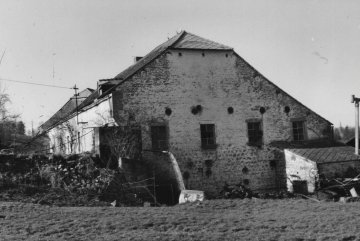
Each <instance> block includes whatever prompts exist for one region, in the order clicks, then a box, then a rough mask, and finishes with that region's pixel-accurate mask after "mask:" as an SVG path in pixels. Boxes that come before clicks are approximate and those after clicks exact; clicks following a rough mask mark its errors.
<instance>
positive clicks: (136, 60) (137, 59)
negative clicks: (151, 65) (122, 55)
mask: <svg viewBox="0 0 360 241" xmlns="http://www.w3.org/2000/svg"><path fill="white" fill-rule="evenodd" d="M142 58H143V57H141V56H135V57H134V64H135V63H136V62H138V61H139V60H140V59H142Z"/></svg>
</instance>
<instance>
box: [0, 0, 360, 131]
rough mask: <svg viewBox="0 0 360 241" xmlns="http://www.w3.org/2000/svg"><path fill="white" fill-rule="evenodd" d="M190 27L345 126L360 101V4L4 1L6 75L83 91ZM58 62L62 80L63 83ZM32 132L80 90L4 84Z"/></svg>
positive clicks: (0, 24)
mask: <svg viewBox="0 0 360 241" xmlns="http://www.w3.org/2000/svg"><path fill="white" fill-rule="evenodd" d="M180 29H184V30H187V31H189V32H191V33H194V34H196V35H199V36H201V37H204V38H208V39H211V40H214V41H217V42H220V43H222V44H225V45H228V46H231V47H233V48H234V49H235V51H236V52H237V53H238V54H239V55H240V56H242V57H243V58H244V59H245V60H247V61H248V62H249V63H250V64H251V65H253V66H254V67H255V68H256V69H257V70H258V71H259V72H260V73H262V74H263V75H264V76H266V77H267V78H268V79H270V80H271V81H272V82H274V83H275V84H277V85H278V86H279V87H280V88H282V89H283V90H285V91H286V92H288V93H289V94H291V95H292V96H293V97H295V98H296V99H298V100H299V101H301V102H302V103H304V104H305V105H306V106H308V107H310V108H311V109H312V110H314V111H316V112H317V113H318V114H320V115H322V116H323V117H325V118H327V119H328V120H330V121H331V122H333V124H334V125H335V126H338V125H339V123H340V122H341V123H342V124H343V125H354V107H353V104H351V103H350V96H351V94H355V95H360V68H359V64H360V1H358V0H353V1H351V0H347V1H341V0H338V1H335V0H322V1H315V0H302V1H298V0H276V1H270V0H266V1H265V0H264V1H254V0H249V1H245V0H234V1H215V0H214V1H210V0H203V1H190V0H184V1H170V0H161V1H160V0H153V1H148V0H144V1H140V0H131V1H124V0H123V1H117V0H113V1H110V0H96V1H95V0H76V1H74V0H68V1H64V0H42V1H35V0H22V1H21V0H8V1H7V0H1V1H0V54H2V52H3V51H4V50H6V52H5V56H4V59H3V61H2V64H1V66H0V78H6V79H14V80H21V81H31V82H37V83H43V84H51V85H61V86H69V87H72V86H73V85H74V84H77V85H78V86H79V87H80V89H83V88H86V87H90V88H95V87H96V81H97V80H99V79H103V78H112V77H114V76H115V75H117V74H118V73H120V72H121V71H122V70H124V69H125V68H126V67H128V66H129V65H131V64H132V62H133V57H134V56H143V55H145V54H146V53H148V52H149V51H150V50H152V49H153V48H154V47H155V46H157V45H158V44H160V43H162V42H164V41H166V40H167V37H171V36H173V35H175V34H176V31H178V30H180ZM53 65H54V70H55V71H54V73H55V76H54V77H53ZM0 83H1V85H2V87H6V90H7V92H8V93H9V94H10V96H11V99H12V104H11V109H12V110H13V111H15V112H17V113H20V114H21V115H22V119H23V120H24V121H25V123H26V125H27V128H29V127H30V125H31V124H30V123H31V121H32V120H33V121H34V127H36V126H37V125H38V124H39V122H41V121H45V120H46V119H47V118H49V117H50V116H51V115H52V114H54V113H55V112H56V111H57V110H58V109H59V108H60V107H61V106H62V105H63V104H64V103H65V102H66V101H67V100H68V98H69V97H70V96H71V95H72V94H73V91H72V90H70V89H69V90H66V89H56V88H49V87H40V86H32V85H25V84H18V83H13V82H5V81H0Z"/></svg>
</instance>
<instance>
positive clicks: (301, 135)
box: [292, 121, 305, 141]
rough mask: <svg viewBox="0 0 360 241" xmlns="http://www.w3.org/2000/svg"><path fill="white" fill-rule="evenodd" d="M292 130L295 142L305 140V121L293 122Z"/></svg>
mask: <svg viewBox="0 0 360 241" xmlns="http://www.w3.org/2000/svg"><path fill="white" fill-rule="evenodd" d="M292 128H293V137H294V141H303V140H305V129H304V121H293V122H292Z"/></svg>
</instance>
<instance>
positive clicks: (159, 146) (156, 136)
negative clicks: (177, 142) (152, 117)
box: [151, 126, 169, 151]
mask: <svg viewBox="0 0 360 241" xmlns="http://www.w3.org/2000/svg"><path fill="white" fill-rule="evenodd" d="M151 141H152V149H153V150H156V151H164V150H168V148H169V147H168V146H169V145H168V135H167V128H166V126H151Z"/></svg>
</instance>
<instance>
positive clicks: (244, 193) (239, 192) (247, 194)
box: [219, 182, 253, 199]
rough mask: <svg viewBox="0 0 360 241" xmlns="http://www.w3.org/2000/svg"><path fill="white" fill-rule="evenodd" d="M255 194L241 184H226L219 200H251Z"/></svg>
mask: <svg viewBox="0 0 360 241" xmlns="http://www.w3.org/2000/svg"><path fill="white" fill-rule="evenodd" d="M251 197H253V193H252V191H251V190H250V189H248V188H246V187H245V186H244V185H242V184H241V183H239V184H236V185H229V184H228V183H226V182H225V185H224V187H223V189H222V191H221V192H220V197H219V198H225V199H234V198H241V199H243V198H251Z"/></svg>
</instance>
